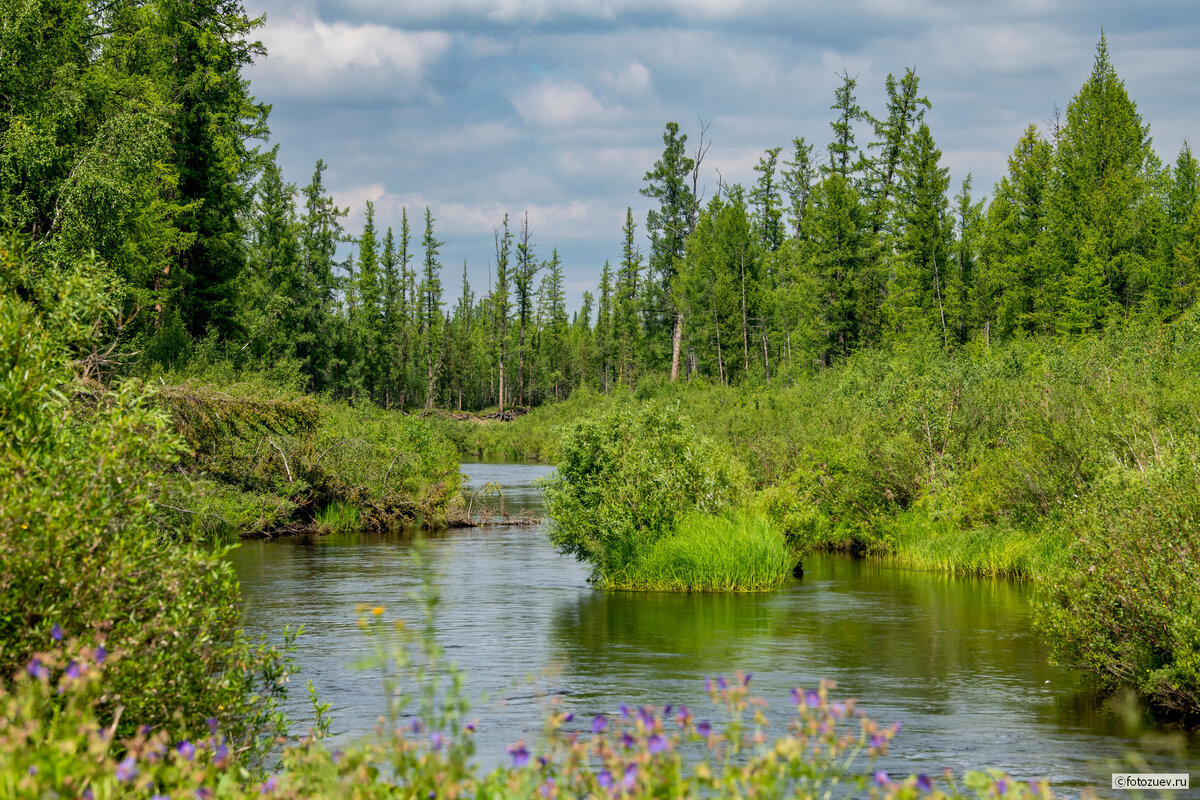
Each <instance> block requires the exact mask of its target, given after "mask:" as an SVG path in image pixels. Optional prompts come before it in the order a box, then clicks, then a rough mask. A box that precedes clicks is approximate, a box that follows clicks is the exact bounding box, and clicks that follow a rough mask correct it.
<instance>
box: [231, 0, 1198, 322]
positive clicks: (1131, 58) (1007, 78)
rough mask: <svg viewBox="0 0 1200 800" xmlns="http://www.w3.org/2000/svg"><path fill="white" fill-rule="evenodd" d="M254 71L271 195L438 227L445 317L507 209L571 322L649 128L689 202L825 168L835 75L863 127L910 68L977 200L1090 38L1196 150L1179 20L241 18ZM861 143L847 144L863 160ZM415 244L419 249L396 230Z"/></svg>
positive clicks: (1153, 119) (888, 5)
mask: <svg viewBox="0 0 1200 800" xmlns="http://www.w3.org/2000/svg"><path fill="white" fill-rule="evenodd" d="M247 10H248V11H249V12H250V13H251V14H256V15H257V14H265V15H266V24H265V26H264V27H263V28H262V29H260V31H259V37H260V38H261V39H262V41H263V43H264V44H265V45H266V46H267V48H268V51H269V55H268V56H267V57H266V58H265V59H262V60H260V62H259V63H258V64H256V65H255V66H254V67H253V68H252V69H251V70H250V72H249V77H250V79H251V86H252V91H253V92H254V94H255V95H256V96H257V97H258V98H259V99H260V100H262V101H265V102H267V103H270V104H272V106H273V110H272V114H271V130H272V143H277V144H279V145H280V160H281V163H282V165H283V168H284V172H285V175H286V176H287V178H288V180H291V181H293V182H295V183H297V184H299V185H303V184H305V183H307V182H308V180H309V178H310V176H311V174H312V168H313V164H314V162H315V161H316V159H317V158H323V159H324V160H325V161H326V162H327V163H328V164H329V171H328V172H327V173H326V184H327V186H328V187H329V188H330V189H331V190H332V191H333V192H334V194H335V195H336V197H337V198H338V200H339V202H340V203H341V205H343V206H349V207H350V208H351V216H350V221H349V223H348V225H349V229H350V231H351V232H352V233H357V231H358V230H359V228H360V227H361V224H362V208H363V205H364V203H365V201H367V200H373V201H374V202H375V205H376V209H377V222H378V224H379V225H380V226H381V227H386V226H388V225H392V226H395V227H398V225H399V219H400V210H401V208H402V207H407V208H408V213H409V218H410V220H412V221H413V224H414V227H415V228H420V225H421V219H422V216H423V214H424V208H425V206H427V205H428V206H430V207H431V208H432V210H433V213H434V216H435V217H436V219H437V223H436V231H437V234H438V236H439V238H441V239H442V240H444V241H445V242H446V244H445V246H444V247H443V248H442V252H441V255H442V262H443V264H444V265H445V271H444V274H443V282H444V283H445V285H446V295H447V300H449V299H450V298H452V297H453V296H455V295H456V294H457V293H458V276H460V275H461V271H462V264H463V261H464V260H465V261H466V262H467V263H468V267H469V275H470V278H471V282H472V288H473V289H474V290H475V291H476V292H478V293H482V292H483V291H486V288H487V273H488V270H489V267H490V265H491V260H492V253H493V245H492V229H493V227H494V226H495V225H497V224H498V223H499V222H500V220H501V218H502V217H503V215H504V214H505V213H506V212H507V213H508V214H510V216H511V217H512V218H513V220H516V219H517V218H518V217H519V216H520V215H521V214H522V213H523V212H524V211H526V210H528V212H529V216H530V221H531V227H532V229H533V233H534V241H535V244H536V245H537V248H538V251H537V252H538V255H539V256H540V257H543V258H546V257H549V255H550V249H551V248H552V247H557V248H558V250H559V254H560V256H561V257H562V258H563V260H564V262H565V265H566V276H567V289H568V299H569V304H570V305H571V307H576V306H577V305H578V303H579V298H580V296H581V294H582V291H583V290H584V289H593V288H594V286H595V283H596V279H597V276H598V274H599V270H600V266H601V265H602V264H603V262H604V260H605V259H610V260H612V261H614V262H615V261H616V260H617V258H618V254H619V252H620V250H619V247H620V237H621V231H620V228H621V223H622V221H623V219H624V214H625V208H626V206H633V208H634V212H635V215H636V217H637V219H638V221H639V225H640V224H641V223H643V222H644V220H645V211H646V209H647V208H648V205H647V201H646V200H645V199H644V198H642V197H641V196H640V195H639V194H638V189H639V188H640V187H641V185H642V181H641V178H642V175H643V174H644V173H645V172H646V170H647V169H649V168H650V167H651V166H652V165H653V163H654V161H655V159H656V158H657V157H658V155H659V153H660V152H661V149H662V131H663V127H664V125H665V123H666V122H667V121H668V120H673V121H677V122H679V123H680V125H681V128H682V130H683V131H684V132H686V133H689V134H690V137H689V140H690V144H692V145H694V144H695V141H694V140H695V136H696V133H697V132H698V130H699V126H700V122H699V121H700V120H703V121H704V122H705V123H706V124H708V125H709V129H708V138H709V139H710V140H711V142H712V146H711V149H710V150H709V151H708V155H707V157H706V159H705V161H704V176H703V184H704V186H705V196H706V197H708V196H710V195H711V194H712V192H713V191H714V190H715V187H716V185H717V180H718V173H719V175H720V176H721V177H722V178H723V179H724V180H725V181H726V182H730V183H732V182H743V183H750V182H751V181H752V180H753V175H754V173H753V170H752V168H753V165H754V164H755V163H756V162H757V161H758V158H759V157H760V156H761V155H762V152H763V151H764V150H765V149H767V148H769V147H777V146H783V147H784V148H785V152H786V151H787V150H788V149H789V143H790V142H791V140H792V139H793V138H794V137H796V136H805V137H806V138H807V139H808V141H810V142H814V143H815V144H816V145H817V150H818V151H822V152H823V151H824V148H825V146H826V144H827V143H828V141H829V138H830V129H829V120H830V119H831V114H832V112H830V110H829V105H830V104H831V103H832V101H833V92H834V89H835V88H836V86H837V85H838V83H839V78H838V74H839V73H841V72H842V70H843V69H845V70H847V71H848V72H849V73H850V74H851V75H857V76H858V87H859V88H858V100H859V104H860V105H861V106H863V107H864V108H865V109H868V110H870V111H873V112H875V113H876V114H879V113H882V111H883V108H882V105H883V84H884V79H885V77H886V76H887V74H888V73H889V72H890V73H895V74H896V75H897V76H900V75H902V74H903V72H904V70H905V68H906V67H909V66H911V67H914V68H915V69H916V71H917V74H918V75H919V76H920V78H921V89H922V91H923V92H924V93H925V94H926V95H927V96H928V97H929V99H930V101H931V102H932V104H933V108H932V110H931V111H930V112H929V114H928V115H927V120H928V122H929V123H930V127H931V128H932V131H933V135H934V138H935V140H936V141H937V143H938V146H939V147H940V148H941V150H942V153H943V164H944V165H945V166H948V167H949V168H950V170H951V173H952V179H953V184H952V185H953V186H954V187H955V188H956V189H957V186H958V184H959V182H960V181H961V180H962V178H963V177H965V176H966V175H967V173H968V172H970V173H972V174H973V175H974V181H975V187H976V193H977V194H990V192H991V188H992V185H993V184H994V182H995V181H996V180H997V179H998V178H999V177H1000V176H1001V175H1002V174H1003V172H1004V170H1005V165H1006V160H1007V157H1008V154H1009V153H1010V152H1011V150H1012V147H1013V145H1014V144H1015V143H1016V141H1017V138H1018V136H1019V135H1020V133H1021V131H1022V130H1023V129H1024V128H1025V126H1026V125H1028V124H1030V123H1034V124H1038V125H1042V126H1045V125H1046V124H1047V123H1048V122H1049V121H1050V120H1051V119H1052V118H1053V115H1054V112H1055V107H1056V106H1057V107H1058V108H1059V109H1065V108H1066V105H1067V104H1068V103H1069V102H1070V100H1071V98H1072V97H1073V96H1074V94H1075V93H1076V92H1077V91H1078V89H1079V87H1080V85H1081V84H1082V83H1083V81H1084V80H1085V79H1086V77H1087V74H1088V72H1089V71H1090V70H1091V66H1092V57H1093V53H1094V49H1095V45H1096V41H1097V39H1098V37H1099V34H1100V30H1101V27H1103V28H1104V30H1105V32H1106V34H1107V37H1108V41H1109V50H1110V54H1111V57H1112V60H1113V62H1114V64H1115V66H1116V68H1117V71H1118V72H1119V74H1120V75H1121V77H1122V78H1123V79H1124V80H1125V85H1126V88H1127V89H1128V91H1129V93H1130V95H1131V96H1132V97H1133V99H1134V100H1135V101H1136V102H1137V103H1138V109H1139V111H1140V112H1141V114H1142V118H1143V121H1144V122H1146V123H1148V124H1149V125H1150V128H1151V135H1152V136H1153V137H1154V144H1155V147H1156V149H1157V150H1158V152H1159V154H1160V155H1161V156H1162V157H1163V158H1164V159H1166V160H1168V161H1169V160H1172V159H1173V158H1174V157H1175V154H1176V153H1177V152H1178V150H1179V148H1180V146H1181V144H1182V143H1183V141H1184V139H1186V138H1189V137H1191V138H1193V139H1196V138H1197V136H1198V135H1200V134H1198V133H1197V131H1200V81H1198V80H1197V79H1196V78H1197V76H1198V75H1200V44H1197V43H1198V42H1200V36H1198V33H1200V31H1198V29H1200V4H1196V3H1194V2H1191V1H1190V0H1188V1H1186V2H1185V1H1183V0H1180V1H1178V2H1142V3H1136V4H1135V3H1128V2H1124V3H1122V2H1103V1H1100V2H1093V1H1090V0H1078V1H1067V0H1024V2H1013V3H998V2H975V1H971V2H945V1H943V2H939V1H938V0H895V1H894V2H889V0H843V1H842V2H839V3H812V2H788V1H787V0H692V1H691V2H685V0H442V2H436V3H430V2H411V1H410V0H401V1H400V2H394V1H393V2H389V1H388V0H299V2H291V1H290V0H248V2H247ZM869 139H870V136H869V133H868V131H867V130H865V129H864V130H860V131H858V141H859V143H860V144H864V143H866V142H867V141H869ZM417 232H418V234H419V232H420V231H419V230H418V231H417Z"/></svg>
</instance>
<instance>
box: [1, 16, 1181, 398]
mask: <svg viewBox="0 0 1200 800" xmlns="http://www.w3.org/2000/svg"><path fill="white" fill-rule="evenodd" d="M49 5H53V6H54V7H55V9H56V10H57V12H58V13H57V15H43V16H42V17H40V18H39V17H38V16H37V15H25V16H21V15H19V14H15V12H10V13H8V16H11V17H12V19H11V20H7V22H9V23H10V24H9V26H8V27H7V28H5V34H4V37H5V39H6V41H5V42H4V43H3V44H4V45H5V49H6V51H7V52H9V53H10V54H12V55H13V56H14V57H15V58H16V59H17V60H16V61H15V62H14V65H13V66H12V67H11V68H10V69H8V70H7V78H8V80H7V81H6V83H8V86H7V91H4V89H5V87H0V91H3V92H4V93H5V94H6V95H7V96H8V97H9V98H10V99H13V100H14V102H12V103H10V106H9V110H8V111H7V113H3V114H0V136H2V137H3V139H2V141H3V142H4V143H5V144H4V148H3V153H2V158H0V176H3V186H2V190H0V212H2V213H3V214H4V216H5V218H6V219H7V220H8V222H9V224H10V225H11V226H13V227H14V228H16V229H17V230H18V231H19V232H21V233H23V234H24V235H25V236H27V237H28V239H29V240H30V242H31V253H32V254H33V255H34V257H36V258H40V259H42V261H43V262H44V263H45V265H46V267H47V268H53V267H52V265H56V264H57V265H69V264H73V263H85V264H87V265H88V266H87V267H86V268H88V269H94V270H97V271H99V272H100V273H102V274H104V275H105V276H106V277H107V278H108V279H109V281H110V285H111V287H112V288H111V291H112V292H113V293H114V295H115V296H119V297H121V298H123V299H124V301H125V306H126V307H127V309H128V314H127V315H126V317H127V318H126V319H123V320H122V321H121V322H120V323H119V324H118V326H117V330H116V331H115V332H114V333H115V338H116V341H117V343H118V344H119V346H117V347H116V348H115V349H117V350H120V351H123V352H126V353H129V354H130V355H129V357H128V358H127V359H126V361H125V362H124V365H122V366H118V367H116V369H118V370H132V371H133V372H136V373H142V374H150V373H154V372H155V371H158V370H161V369H172V368H184V367H186V365H187V364H188V363H189V362H194V361H201V362H213V361H224V362H229V363H231V364H233V365H235V366H236V367H237V368H239V369H247V370H255V369H259V370H265V371H268V372H270V373H271V374H273V375H275V376H277V377H279V378H280V379H281V380H283V381H285V382H289V383H292V384H294V385H297V386H303V387H304V388H305V389H306V390H309V391H316V392H323V393H327V394H329V395H331V396H333V397H336V398H345V399H349V400H350V401H352V402H361V401H368V400H369V401H372V402H375V403H377V404H379V405H382V406H385V407H394V406H395V407H405V408H414V407H423V408H424V409H425V410H429V409H430V408H432V407H433V406H442V407H453V408H459V409H464V408H465V409H472V410H480V409H485V408H495V407H499V408H501V409H504V408H508V407H511V406H514V405H518V406H529V405H536V404H539V403H542V402H545V401H547V400H552V399H561V398H565V397H566V396H568V395H569V394H570V393H571V392H572V391H574V390H575V389H578V388H581V387H590V388H593V389H596V390H599V391H610V390H612V389H614V388H618V387H625V388H630V389H632V388H634V387H635V386H636V385H637V384H638V383H639V382H642V381H645V380H663V381H665V380H670V381H676V380H697V379H700V380H708V381H712V382H719V383H722V384H729V383H739V382H744V381H752V382H756V383H766V384H770V383H772V382H776V381H780V380H789V379H791V378H793V377H796V376H798V375H800V374H803V373H806V372H811V371H812V370H815V369H821V368H824V367H829V366H831V365H833V364H836V363H839V362H840V361H842V360H844V359H845V358H847V357H848V356H850V355H851V354H852V353H854V352H856V351H858V350H862V349H864V348H872V347H892V346H905V345H906V344H908V343H911V342H914V341H917V340H934V341H937V342H940V343H941V345H942V346H943V347H946V348H956V347H962V346H966V345H969V344H970V343H972V342H982V343H984V344H985V345H986V344H987V343H990V342H992V341H996V340H1004V339H1009V338H1012V337H1016V336H1078V335H1083V334H1088V333H1091V332H1095V331H1101V330H1103V329H1104V328H1105V327H1107V326H1109V325H1112V324H1118V323H1120V322H1121V321H1123V320H1127V319H1130V318H1132V317H1135V316H1146V315H1149V316H1153V317H1154V318H1157V319H1170V318H1172V317H1174V316H1175V315H1177V314H1178V313H1179V312H1180V311H1182V310H1184V309H1186V308H1187V307H1189V306H1190V305H1191V304H1192V302H1193V301H1194V299H1195V292H1196V285H1197V278H1198V277H1200V183H1198V175H1200V169H1198V167H1197V162H1196V159H1195V158H1194V157H1193V155H1192V152H1191V149H1190V147H1189V146H1188V145H1187V144H1186V143H1185V144H1184V146H1183V148H1182V149H1181V151H1180V152H1179V154H1178V156H1177V157H1176V159H1175V161H1174V163H1173V164H1172V165H1166V164H1164V162H1163V161H1162V160H1161V159H1160V157H1159V156H1158V155H1157V154H1156V153H1155V151H1154V150H1153V148H1152V146H1151V139H1150V136H1149V126H1148V125H1145V124H1144V123H1143V121H1142V119H1141V117H1140V115H1139V114H1138V111H1137V108H1136V105H1135V104H1134V102H1133V101H1132V100H1131V99H1130V98H1129V96H1128V94H1127V93H1126V91H1125V88H1124V84H1123V82H1122V81H1121V80H1120V78H1119V76H1118V75H1117V73H1116V70H1115V69H1114V67H1113V65H1112V63H1111V60H1110V58H1109V54H1108V48H1107V42H1106V40H1105V38H1104V37H1103V35H1102V36H1101V38H1100V41H1099V43H1098V45H1097V48H1096V55H1095V62H1094V66H1093V70H1092V73H1091V75H1090V76H1089V78H1088V79H1087V81H1086V82H1085V83H1084V85H1083V87H1082V88H1081V89H1080V91H1079V93H1078V94H1077V95H1076V97H1075V98H1074V99H1073V100H1072V101H1071V102H1070V104H1069V105H1068V106H1067V108H1066V111H1065V113H1064V114H1063V115H1062V117H1061V118H1057V119H1056V120H1055V121H1054V122H1053V123H1052V124H1051V125H1050V126H1049V128H1050V129H1049V130H1047V131H1045V132H1042V131H1040V130H1039V129H1038V128H1037V126H1035V125H1030V126H1029V127H1028V128H1027V129H1026V130H1025V132H1024V134H1023V135H1022V137H1021V138H1020V140H1019V141H1018V142H1017V143H1016V146H1015V148H1014V150H1013V153H1012V155H1011V156H1010V157H1009V160H1008V171H1007V174H1006V175H1005V176H1004V177H1002V178H1001V179H1000V180H999V181H998V182H997V184H996V185H995V187H994V190H993V192H992V196H991V198H990V201H985V200H983V199H976V198H975V197H974V196H973V191H974V187H973V186H972V179H971V177H970V176H969V175H968V177H967V178H966V179H965V180H964V181H963V182H962V183H961V185H960V186H959V187H957V189H956V191H955V193H954V195H953V196H951V194H950V193H951V187H950V177H949V170H948V169H947V168H945V167H943V166H942V165H941V151H940V150H939V149H938V148H937V145H936V142H935V141H934V139H933V136H932V133H931V131H930V129H929V126H928V124H927V123H926V122H925V120H924V116H925V114H926V112H927V111H928V110H929V109H930V108H931V103H930V101H929V99H928V98H926V97H925V96H923V95H922V94H921V92H920V79H919V77H918V76H917V75H916V73H915V72H914V71H913V70H912V69H908V70H906V71H905V73H904V74H903V76H901V77H900V78H898V79H897V78H896V77H895V76H894V75H889V76H888V77H887V79H886V82H885V90H886V107H885V108H884V109H883V112H882V113H881V114H880V115H879V116H875V115H874V114H872V113H871V112H869V111H866V110H864V109H862V108H861V107H860V106H859V105H858V103H857V100H856V95H855V91H856V88H857V82H856V79H855V78H853V77H851V76H850V75H848V74H846V73H843V74H842V76H841V85H840V86H839V87H838V88H837V90H836V91H835V93H834V102H833V103H832V105H831V110H832V111H833V112H834V114H833V120H832V121H831V122H830V123H829V125H830V131H829V133H828V134H827V135H826V138H827V141H826V143H825V144H824V145H823V147H822V146H821V145H818V143H817V142H818V141H819V140H818V139H814V141H812V142H810V141H808V140H807V139H806V138H804V137H797V138H796V139H794V140H793V141H792V142H791V143H790V144H789V146H788V148H787V149H786V150H785V149H784V148H783V147H773V148H770V149H768V150H766V151H765V153H764V154H763V156H762V158H761V159H760V160H759V162H758V164H757V165H756V166H755V173H756V175H757V178H756V180H755V182H754V183H753V184H751V185H749V186H743V185H740V184H726V183H724V182H718V186H717V190H716V191H715V192H714V193H713V196H712V197H711V198H708V199H707V200H706V199H705V198H703V197H702V196H701V194H700V191H699V188H698V187H699V185H700V175H701V169H702V165H703V160H704V156H705V154H706V152H707V150H708V147H709V145H710V142H708V141H706V133H707V131H706V129H702V130H701V131H700V135H699V137H698V140H697V141H696V142H695V143H694V144H693V146H692V147H691V148H689V145H688V137H687V135H686V134H684V133H681V132H680V129H679V126H678V125H677V124H676V123H674V122H669V123H667V125H666V128H665V132H664V134H663V151H662V154H661V156H660V158H659V159H658V160H657V161H656V162H655V163H654V164H653V165H648V166H649V169H648V170H647V171H646V173H645V175H644V178H643V182H642V185H641V186H640V187H639V191H640V194H641V195H643V196H645V197H647V198H649V199H650V200H652V201H654V203H655V204H656V206H657V207H655V208H652V209H651V210H650V212H649V213H648V215H647V218H646V220H645V221H644V223H643V224H642V225H641V226H640V228H641V231H642V232H643V233H644V235H645V237H646V238H645V239H642V238H640V236H639V224H638V222H637V221H636V220H635V219H634V216H633V211H632V207H630V208H627V210H626V218H625V224H624V226H623V228H622V231H621V238H620V240H619V242H618V243H616V244H617V245H618V246H617V247H615V248H614V255H615V256H617V258H616V263H615V264H612V263H610V262H606V263H605V265H604V267H603V269H602V271H601V273H600V274H599V275H597V276H596V290H595V292H594V293H593V292H584V294H583V301H582V304H581V307H580V308H579V310H578V311H576V312H575V313H574V314H569V313H568V312H567V308H566V301H565V289H564V277H563V264H562V261H561V259H560V257H559V255H558V251H557V249H555V248H553V247H552V246H551V247H545V246H538V245H535V243H534V242H533V239H532V235H531V232H530V227H529V222H528V215H527V214H526V215H524V216H520V217H517V216H515V215H514V216H513V217H512V218H510V217H509V216H507V215H506V216H505V217H503V218H502V219H499V220H497V221H496V227H495V231H494V233H495V254H494V260H493V261H492V263H491V264H490V265H489V287H488V291H487V292H486V293H477V292H476V291H474V290H473V289H472V287H471V286H470V284H469V282H468V279H467V268H466V264H465V263H464V264H463V273H462V283H461V285H460V291H459V292H458V293H457V295H456V296H453V297H448V296H447V293H446V292H445V291H444V290H443V285H444V279H443V274H442V273H443V271H444V270H445V269H446V268H447V266H446V265H444V264H443V263H442V262H441V258H440V255H439V251H440V248H441V247H442V246H443V244H444V243H443V242H441V241H440V240H439V239H438V238H437V232H436V223H437V220H435V219H434V217H433V216H432V214H431V212H430V210H429V209H428V208H425V209H423V212H424V213H423V217H421V216H419V215H418V211H417V210H415V209H414V218H413V219H411V220H410V218H409V213H408V209H404V210H403V211H402V215H401V220H400V225H399V230H398V231H395V230H393V229H392V228H390V227H389V228H386V229H384V230H379V229H378V228H377V226H376V223H375V210H374V207H373V205H372V204H371V203H370V202H368V203H367V204H366V208H365V209H364V217H365V224H364V226H363V228H362V229H361V230H360V231H358V232H357V235H354V236H350V235H348V232H347V231H346V229H345V227H344V220H345V218H346V217H347V215H348V212H349V209H343V208H339V207H338V206H337V204H336V202H335V201H334V199H333V197H332V196H331V194H330V192H329V191H328V190H327V189H326V187H325V186H324V182H323V173H324V170H325V165H324V163H323V162H321V161H318V162H317V164H316V166H315V169H314V172H313V175H312V177H311V179H310V181H309V182H308V184H307V185H305V186H304V187H303V188H298V187H297V186H295V185H294V184H290V183H287V182H285V180H284V178H283V175H282V174H281V171H280V169H279V166H278V164H277V160H276V155H277V148H274V149H271V150H267V151H263V150H260V149H258V148H255V147H251V146H250V142H251V140H253V139H265V137H266V135H267V132H268V128H267V124H266V120H267V114H268V110H269V109H268V108H267V107H266V106H265V105H263V104H262V103H259V102H258V101H257V100H255V98H253V96H252V95H251V94H250V87H249V84H248V82H247V81H246V80H245V79H244V78H242V76H241V70H242V68H243V67H245V66H247V65H248V64H250V63H251V62H252V61H253V59H254V57H255V56H258V55H262V54H263V53H264V50H263V48H262V47H261V45H259V44H257V43H250V42H249V40H248V37H249V36H250V35H251V34H252V32H253V31H254V29H255V28H257V27H258V26H259V25H261V23H262V19H261V18H259V19H250V18H249V17H247V16H246V14H245V11H244V8H243V7H242V6H241V4H240V3H238V2H233V0H206V1H205V2H199V3H186V2H182V1H181V0H127V1H126V2H119V3H115V4H114V3H106V4H97V3H93V2H73V3H54V4H49ZM214 34H215V35H214ZM167 53H171V54H173V56H172V57H171V58H169V59H168V58H166V57H165V55H164V54H167ZM34 86H37V87H43V88H44V87H47V86H49V87H51V89H50V91H40V92H39V91H30V88H31V87H34ZM643 242H645V243H646V244H647V247H646V248H645V250H644V251H643V248H642V243H643ZM347 243H349V244H351V245H352V249H351V255H350V256H349V257H341V256H340V255H339V252H342V251H340V250H339V247H340V246H342V245H345V244H347ZM57 268H59V269H66V267H62V266H59V267H57Z"/></svg>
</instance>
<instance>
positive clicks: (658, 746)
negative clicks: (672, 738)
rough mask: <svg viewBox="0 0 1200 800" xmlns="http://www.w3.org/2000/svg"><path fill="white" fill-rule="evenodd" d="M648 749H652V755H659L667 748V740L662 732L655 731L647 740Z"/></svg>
mask: <svg viewBox="0 0 1200 800" xmlns="http://www.w3.org/2000/svg"><path fill="white" fill-rule="evenodd" d="M646 749H648V750H649V751H650V755H652V756H653V755H657V754H659V753H661V752H662V751H664V750H666V749H667V740H666V739H664V738H663V737H662V734H658V733H655V734H653V735H651V737H650V738H649V739H647V740H646Z"/></svg>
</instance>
